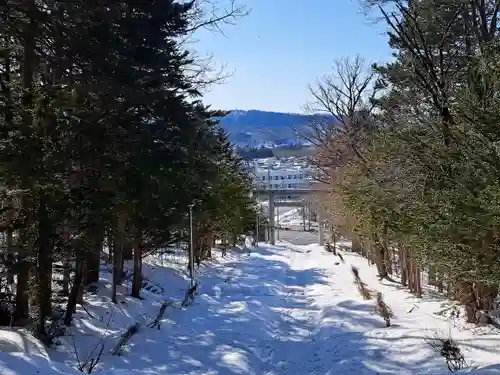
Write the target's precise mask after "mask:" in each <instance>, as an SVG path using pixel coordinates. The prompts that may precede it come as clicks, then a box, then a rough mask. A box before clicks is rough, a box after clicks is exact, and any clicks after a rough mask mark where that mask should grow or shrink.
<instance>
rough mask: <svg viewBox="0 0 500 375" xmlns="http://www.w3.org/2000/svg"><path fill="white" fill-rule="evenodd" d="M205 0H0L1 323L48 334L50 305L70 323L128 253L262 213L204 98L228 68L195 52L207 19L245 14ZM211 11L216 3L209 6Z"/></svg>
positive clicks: (205, 244) (118, 278) (200, 242)
mask: <svg viewBox="0 0 500 375" xmlns="http://www.w3.org/2000/svg"><path fill="white" fill-rule="evenodd" d="M207 4H208V5H210V4H212V3H210V2H208V1H205V0H202V1H190V2H184V3H179V2H175V1H172V0H156V1H125V0H123V1H117V0H113V1H110V0H100V1H92V0H88V1H59V0H47V1H45V0H44V1H38V0H23V1H10V0H9V1H3V2H1V4H0V22H1V25H2V27H1V32H0V108H1V110H0V199H1V208H0V231H1V234H2V235H1V242H0V245H1V253H0V267H1V271H2V272H1V275H0V302H1V304H0V307H1V309H0V310H1V311H0V320H1V324H3V325H22V326H26V325H28V326H30V327H33V331H34V332H35V333H36V335H37V336H38V337H39V338H40V339H42V340H43V341H44V342H45V343H48V344H50V342H51V340H52V339H53V337H52V333H51V332H50V329H49V328H48V327H50V326H51V324H52V323H51V322H52V321H53V320H54V319H55V318H54V307H55V306H59V307H60V306H62V307H63V308H64V316H63V317H62V320H63V321H64V323H65V324H66V325H70V324H71V321H72V314H73V312H74V311H75V307H76V305H77V304H83V303H84V291H85V288H86V286H88V285H90V284H92V283H93V282H95V281H97V280H98V279H99V271H100V267H101V264H102V262H106V263H107V264H108V265H110V267H111V268H112V273H113V283H112V291H111V293H112V299H113V300H114V301H115V302H116V288H117V286H118V285H120V283H121V282H122V280H123V277H124V262H125V261H128V260H130V261H133V281H132V296H133V297H137V298H140V288H141V261H142V259H143V257H144V256H146V255H148V254H151V253H153V252H155V251H161V250H162V249H165V248H167V247H168V246H169V245H171V244H173V243H176V242H179V241H186V240H188V239H189V234H190V233H189V232H190V231H189V228H190V220H189V212H190V207H191V209H192V211H193V221H194V223H193V226H194V250H195V259H196V261H197V262H199V261H202V260H203V259H205V258H208V257H210V255H211V254H210V247H211V245H212V244H213V242H214V241H215V239H216V238H218V239H224V240H226V239H227V240H234V238H235V236H236V235H238V234H240V233H243V232H244V231H245V230H247V229H248V228H249V227H251V226H252V225H253V223H254V222H255V204H254V201H253V199H252V197H251V194H250V193H251V188H250V182H249V181H250V180H249V177H248V175H247V173H246V172H245V170H244V168H243V166H242V162H241V160H239V159H238V158H237V157H236V156H235V155H234V153H233V151H232V148H231V146H230V144H229V142H228V140H227V135H226V134H225V132H224V131H223V130H222V129H221V128H220V126H219V125H218V123H217V122H216V121H213V118H215V117H220V116H223V115H224V113H223V112H221V111H218V110H215V109H211V108H210V107H208V106H206V105H204V104H203V92H204V89H205V88H206V87H207V86H209V85H211V84H217V83H218V81H219V79H221V78H223V77H221V75H219V74H218V72H217V71H215V67H214V66H213V65H212V64H211V61H210V59H207V58H205V57H204V56H202V55H200V54H198V53H197V52H196V50H195V49H194V48H195V47H196V44H194V43H193V35H194V33H195V32H196V31H197V30H200V29H202V28H203V29H206V28H208V29H210V28H212V29H214V30H216V29H218V28H220V27H221V25H222V24H224V23H230V22H232V21H233V20H234V19H235V18H238V17H242V16H244V14H245V13H246V10H245V9H244V8H238V7H233V8H231V7H230V8H227V9H225V10H224V11H222V12H221V13H217V12H215V11H214V12H215V13H212V10H213V9H215V8H210V7H208V8H207V7H206V5H207ZM207 9H209V11H207Z"/></svg>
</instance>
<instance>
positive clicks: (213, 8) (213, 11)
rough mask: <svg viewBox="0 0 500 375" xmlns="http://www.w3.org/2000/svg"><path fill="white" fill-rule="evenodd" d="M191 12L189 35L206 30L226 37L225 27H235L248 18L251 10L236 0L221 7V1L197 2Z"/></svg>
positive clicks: (203, 0)
mask: <svg viewBox="0 0 500 375" xmlns="http://www.w3.org/2000/svg"><path fill="white" fill-rule="evenodd" d="M191 12H192V14H191V19H192V26H191V27H189V28H188V30H187V32H188V33H194V32H196V31H198V30H200V29H205V30H208V31H211V32H218V33H221V34H222V35H224V30H223V26H224V25H234V24H235V22H236V21H237V20H239V19H241V18H243V17H245V16H247V15H248V14H249V13H250V9H248V8H247V7H246V6H245V5H239V4H237V2H236V0H230V1H229V4H227V5H226V6H223V5H220V1H219V0H195V2H194V6H193V8H192V10H191Z"/></svg>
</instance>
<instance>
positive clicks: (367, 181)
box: [305, 0, 500, 323]
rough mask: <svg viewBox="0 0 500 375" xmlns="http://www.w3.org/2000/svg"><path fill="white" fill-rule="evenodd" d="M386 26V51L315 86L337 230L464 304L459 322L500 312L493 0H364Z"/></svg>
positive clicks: (415, 280)
mask: <svg viewBox="0 0 500 375" xmlns="http://www.w3.org/2000/svg"><path fill="white" fill-rule="evenodd" d="M361 5H362V7H363V10H364V11H365V13H366V16H367V19H369V20H371V21H372V22H377V23H380V24H382V25H383V26H384V27H385V28H386V29H387V30H388V33H387V35H388V41H387V43H388V45H389V47H390V49H391V50H392V58H391V59H390V61H389V62H387V63H383V64H380V63H373V64H370V63H369V62H366V61H364V60H363V58H361V57H359V56H357V57H346V58H343V59H340V60H339V61H337V63H336V65H335V67H334V71H333V72H331V73H330V74H328V75H326V76H324V77H321V78H320V79H319V80H318V82H317V83H316V84H315V85H313V86H311V93H312V95H313V97H314V103H313V104H312V107H314V108H320V109H321V110H323V111H324V112H327V113H331V114H332V115H338V117H339V119H340V121H341V123H342V124H341V126H340V127H336V126H330V125H329V124H327V123H325V122H316V123H311V125H310V128H309V130H308V132H307V134H306V135H305V137H306V138H307V139H308V140H310V141H311V142H313V143H314V144H315V145H316V146H317V147H318V148H319V152H318V153H317V154H316V155H315V157H314V162H315V165H316V166H318V168H319V169H320V171H321V172H320V175H319V176H318V178H319V179H320V180H321V182H322V183H324V184H325V186H326V187H327V190H328V194H325V195H324V196H323V197H321V207H322V209H323V210H325V211H326V212H327V213H328V217H329V223H330V225H332V227H333V238H334V239H335V238H336V237H337V236H347V237H349V238H351V239H352V241H353V250H355V251H358V252H360V253H361V254H363V255H365V256H367V257H369V259H370V260H371V261H372V262H374V263H375V265H376V267H377V270H378V274H379V277H380V278H381V279H383V278H391V274H393V273H394V272H396V271H398V273H399V276H401V282H402V284H404V285H406V286H407V287H408V288H409V289H410V290H411V291H412V292H414V293H416V294H417V295H421V294H422V284H423V282H422V280H425V283H426V284H427V285H430V286H432V287H433V288H434V290H436V291H439V292H441V293H445V294H446V295H447V296H449V297H450V298H452V299H455V300H457V301H459V302H460V303H461V304H463V305H464V306H465V312H466V314H465V315H466V316H465V319H466V321H467V322H472V323H485V322H486V323H488V322H491V320H492V318H494V317H495V316H496V315H497V314H498V312H497V309H496V306H495V305H496V304H495V299H496V297H497V295H498V287H499V285H500V263H499V262H498V259H500V258H499V256H500V231H499V224H500V204H499V198H500V154H499V150H500V149H499V144H500V143H499V141H500V126H499V125H500V95H499V94H500V35H499V25H498V16H499V11H500V2H499V1H498V0H481V1H480V0H441V1H436V0H361Z"/></svg>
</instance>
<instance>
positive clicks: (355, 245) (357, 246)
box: [351, 235, 363, 254]
mask: <svg viewBox="0 0 500 375" xmlns="http://www.w3.org/2000/svg"><path fill="white" fill-rule="evenodd" d="M351 250H352V251H353V252H355V253H358V254H361V253H362V252H363V250H362V247H361V242H360V241H359V238H358V237H357V236H356V235H354V236H353V238H352V246H351Z"/></svg>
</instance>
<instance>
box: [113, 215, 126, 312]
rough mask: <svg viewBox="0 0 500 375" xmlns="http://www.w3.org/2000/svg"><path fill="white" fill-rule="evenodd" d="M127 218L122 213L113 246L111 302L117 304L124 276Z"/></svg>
mask: <svg viewBox="0 0 500 375" xmlns="http://www.w3.org/2000/svg"><path fill="white" fill-rule="evenodd" d="M126 225H127V217H126V214H125V212H120V213H119V215H118V219H117V224H116V231H115V232H116V234H115V241H114V246H113V285H112V290H111V300H112V301H113V303H117V302H118V301H117V300H116V287H117V286H118V285H119V284H121V282H122V274H123V245H124V241H125V228H126Z"/></svg>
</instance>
